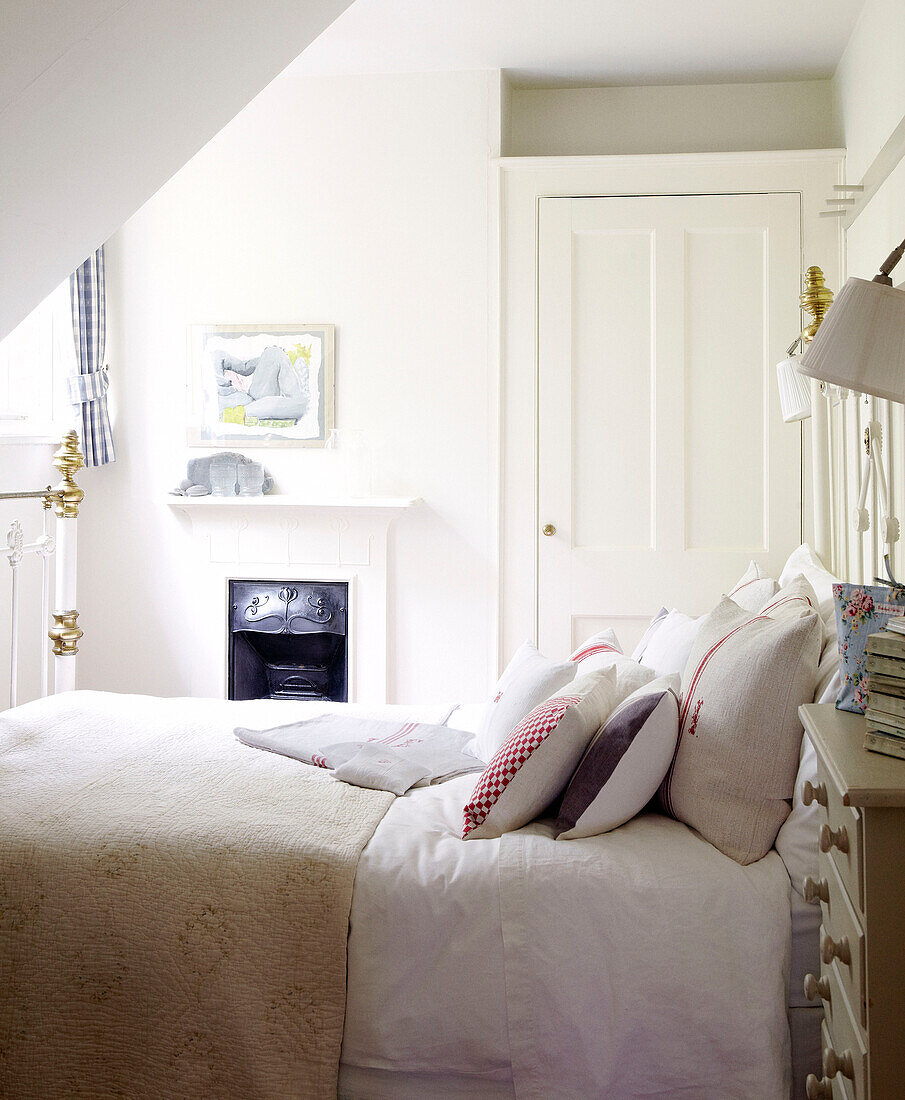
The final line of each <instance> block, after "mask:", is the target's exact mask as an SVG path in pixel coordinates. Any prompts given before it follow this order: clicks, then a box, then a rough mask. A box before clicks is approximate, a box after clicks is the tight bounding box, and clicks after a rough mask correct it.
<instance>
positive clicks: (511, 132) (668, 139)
mask: <svg viewBox="0 0 905 1100" xmlns="http://www.w3.org/2000/svg"><path fill="white" fill-rule="evenodd" d="M839 144H840V133H839V126H838V124H837V120H836V116H835V113H834V108H833V97H832V88H831V85H830V82H829V81H828V80H805V81H796V82H784V83H765V84H711V85H678V86H675V87H645V88H536V89H533V88H513V89H512V92H511V106H510V124H509V128H508V133H507V135H506V137H505V139H504V145H503V147H504V152H505V153H506V154H507V155H509V156H552V155H564V156H569V155H576V156H578V155H585V154H595V153H596V154H610V153H617V154H618V153H711V152H735V151H738V150H762V149H829V148H833V147H835V146H838V145H839Z"/></svg>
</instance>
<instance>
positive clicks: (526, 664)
mask: <svg viewBox="0 0 905 1100" xmlns="http://www.w3.org/2000/svg"><path fill="white" fill-rule="evenodd" d="M575 671H576V666H575V665H574V664H573V663H572V662H570V661H563V662H562V663H560V664H557V663H555V662H554V661H549V660H547V658H546V657H544V656H543V654H541V653H538V651H537V647H536V646H534V645H533V644H532V643H531V642H525V643H524V644H523V645H521V646H520V647H519V648H518V649H517V650H516V652H515V654H514V656H513V658H512V660H511V661H510V662H509V664H508V665H507V666H506V669H505V671H504V672H503V675H502V676H501V677H500V678H499V680H498V681H497V685H496V690H495V691H494V694H493V698H492V699H491V700H490V702H489V703H488V704H487V708H486V709H485V711H484V715H483V717H482V718H481V725H480V728H479V729H478V732H477V736H476V737H475V740H474V745H473V749H474V752H475V753H476V755H477V756H478V758H479V759H480V760H483V761H485V762H486V761H487V760H490V759H491V757H492V756H493V754H494V753H495V752H496V751H497V749H498V748H499V747H500V745H502V744H503V743H504V742H505V740H506V738H507V737H508V736H509V734H510V733H512V731H513V730H514V729H515V727H516V726H517V725H518V724H519V722H521V720H522V719H523V718H524V717H525V715H526V714H529V713H530V712H531V711H532V710H533V709H534V708H535V707H536V706H537V705H538V703H542V702H543V701H544V699H548V698H549V697H550V696H551V695H552V694H553V693H554V692H556V691H559V689H560V688H562V687H565V685H566V684H567V683H568V682H569V681H570V680H571V679H573V678H574V676H575Z"/></svg>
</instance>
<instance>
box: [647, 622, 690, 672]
mask: <svg viewBox="0 0 905 1100" xmlns="http://www.w3.org/2000/svg"><path fill="white" fill-rule="evenodd" d="M703 621H704V620H703V619H693V618H692V617H691V616H690V615H684V614H683V613H682V612H681V611H676V610H675V609H673V610H672V611H670V613H669V614H668V615H667V616H666V618H665V619H664V620H663V622H662V623H661V624H660V626H659V627H658V628H657V631H656V633H655V634H654V635H653V637H652V638H651V640H650V642H649V644H648V646H647V648H646V649H645V651H644V654H643V656H642V657H641V664H642V665H645V666H647V667H648V668H652V669H653V670H654V673H655V674H656V675H657V676H670V675H672V674H673V673H678V674H679V675H680V676H681V675H682V672H683V670H684V668H685V663H686V662H687V660H688V655H689V653H691V647H692V646H693V645H694V640H695V638H696V637H697V636H698V631H699V630H700V629H701V623H702V622H703Z"/></svg>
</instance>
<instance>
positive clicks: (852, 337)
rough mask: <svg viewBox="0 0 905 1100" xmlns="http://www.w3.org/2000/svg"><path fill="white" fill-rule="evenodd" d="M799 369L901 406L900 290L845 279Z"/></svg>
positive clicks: (904, 368) (904, 384) (904, 382)
mask: <svg viewBox="0 0 905 1100" xmlns="http://www.w3.org/2000/svg"><path fill="white" fill-rule="evenodd" d="M799 370H800V371H801V373H802V374H807V375H809V376H810V377H811V378H819V379H821V380H822V381H824V382H831V383H832V384H833V385H834V386H841V387H842V388H843V389H848V390H855V392H856V393H869V394H873V395H874V396H875V397H885V398H886V399H887V400H888V401H903V402H905V290H899V289H898V288H896V287H891V286H885V285H884V284H883V283H873V282H868V281H867V280H866V279H849V280H848V282H847V283H846V284H845V286H844V287H843V288H842V290H840V291H839V293H838V295H837V296H836V301H835V302H834V303H833V305H832V306H831V307H830V309H829V311H828V312H827V315H826V317H824V319H823V323H822V324H821V326H820V328H819V329H818V330H817V335H816V336H815V337H814V339H813V340H812V341H811V343H810V345H809V347H808V349H807V351H806V352H805V353H804V355H803V356H802V359H801V365H800V367H799Z"/></svg>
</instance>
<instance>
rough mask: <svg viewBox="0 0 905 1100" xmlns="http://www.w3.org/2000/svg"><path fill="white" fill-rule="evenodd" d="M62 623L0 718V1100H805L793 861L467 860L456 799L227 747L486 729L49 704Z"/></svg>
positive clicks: (285, 708) (286, 711)
mask: <svg viewBox="0 0 905 1100" xmlns="http://www.w3.org/2000/svg"><path fill="white" fill-rule="evenodd" d="M70 457H71V456H70ZM71 465H72V464H71V463H70V467H71ZM71 473H72V469H71V468H67V477H68V481H69V488H68V489H66V490H65V491H66V492H68V493H69V494H70V499H71V496H72V493H73V489H72V482H71ZM64 480H65V479H64ZM36 495H40V494H36ZM52 499H53V500H56V501H58V502H59V506H60V509H61V511H60V512H58V514H59V515H60V518H61V520H62V522H63V526H64V527H65V524H66V522H67V520H69V522H70V523H71V522H72V521H74V516H75V514H77V504H78V501H76V502H75V513H74V514H73V513H70V514H69V515H67V514H66V513H64V512H63V511H62V508H63V505H64V504H65V503H66V500H65V494H64V486H61V487H60V488H59V489H58V490H55V491H53V495H52ZM58 526H59V525H58ZM61 541H62V543H63V544H64V545H65V543H66V540H65V539H63V540H61ZM72 541H73V540H72V537H71V536H70V538H69V542H70V543H71V542H72ZM45 545H46V544H45ZM58 577H60V578H61V584H62V587H63V590H64V591H67V592H68V593H69V594H70V595H71V596H72V597H73V598H72V603H73V604H74V587H72V586H73V585H74V580H73V579H72V578H73V572H72V570H71V568H70V569H68V570H67V567H66V565H65V564H63V565H62V567H61V566H60V564H59V563H58ZM66 585H69V586H70V587H69V589H66V588H65V586H66ZM58 591H59V586H58ZM45 599H46V597H45ZM67 606H68V601H67ZM72 615H73V613H72V612H71V611H68V610H66V608H65V607H64V608H62V609H61V610H60V611H59V612H56V613H55V615H54V620H55V623H56V622H57V621H59V623H60V624H62V626H61V628H60V629H59V630H58V631H57V633H58V634H59V635H60V637H58V638H57V639H56V645H57V647H58V648H59V650H60V652H59V653H58V652H57V651H56V649H55V655H56V657H57V660H58V664H60V665H61V666H62V667H61V668H60V669H59V670H58V671H59V675H58V676H57V677H56V681H57V689H58V691H57V693H56V694H52V695H50V694H48V695H47V696H46V697H45V698H42V699H39V700H36V701H33V702H30V703H27V704H25V705H23V706H19V707H14V708H12V709H10V710H8V711H6V712H5V713H3V714H2V715H0V985H2V987H3V988H4V997H3V998H2V1000H0V1091H2V1094H3V1095H4V1096H11V1097H16V1096H23V1097H24V1096H29V1097H31V1096H38V1097H43V1096H48V1097H50V1096H53V1097H56V1096H60V1095H67V1096H70V1095H71V1096H91V1097H101V1096H118V1095H136V1096H145V1095H149V1096H150V1095H154V1096H185V1095H192V1096H199V1097H200V1096H233V1095H235V1096H239V1095H241V1096H243V1097H258V1096H260V1097H268V1098H269V1097H283V1096H286V1097H289V1096H305V1097H320V1096H324V1097H326V1096H334V1095H339V1096H342V1097H348V1098H350V1100H372V1098H375V1100H380V1098H383V1097H386V1098H390V1097H392V1098H394V1100H397V1098H403V1100H405V1098H407V1097H412V1098H414V1097H418V1098H423V1097H428V1096H429V1097H432V1098H433V1097H437V1098H445V1097H469V1098H482V1100H483V1098H492V1097H495V1096H500V1097H518V1098H519V1100H522V1098H544V1100H547V1098H551V1100H553V1098H558V1097H561V1098H563V1100H566V1098H574V1097H579V1096H581V1097H584V1096H598V1095H599V1096H612V1097H620V1098H621V1097H625V1098H630V1097H636V1096H637V1097H641V1096H644V1097H650V1096H664V1097H666V1096H669V1097H695V1098H704V1100H707V1098H710V1097H713V1098H714V1100H715V1098H716V1097H721V1098H722V1097H727V1096H728V1097H735V1096H737V1097H740V1098H741V1097H748V1096H752V1095H755V1096H758V1097H765V1098H766V1097H777V1098H779V1097H788V1096H790V1095H800V1083H801V1082H803V1080H804V1076H805V1072H806V1071H807V1070H808V1069H811V1068H813V1067H814V1065H815V1064H816V1063H817V1062H818V1061H819V1045H820V1038H819V1027H820V1018H821V1012H820V1009H819V1008H814V1007H812V1006H810V1005H808V1003H807V1002H806V1001H804V999H803V995H802V994H801V992H800V990H801V983H802V976H803V974H804V973H805V972H806V971H807V970H814V969H816V967H815V960H816V952H817V925H818V924H819V919H820V913H819V908H818V907H814V906H811V905H807V904H805V903H804V902H803V900H802V899H801V896H800V894H799V893H798V892H797V891H796V890H795V889H793V886H792V883H791V881H790V874H791V875H792V877H793V878H794V877H796V872H795V871H794V870H793V868H792V865H791V862H790V859H791V857H790V856H788V855H786V854H784V855H783V856H781V855H780V854H779V852H778V851H777V850H771V851H769V852H768V853H767V854H766V855H765V856H764V857H763V858H759V859H757V860H755V861H753V862H750V863H747V865H745V864H743V863H740V862H737V861H736V860H734V859H731V858H729V857H728V856H727V855H724V854H723V853H722V852H721V851H719V850H718V849H717V848H716V847H714V846H713V845H712V844H710V843H708V842H707V841H706V840H704V839H703V838H702V837H701V836H700V835H699V834H698V833H697V832H695V831H694V830H693V829H691V828H689V827H688V826H686V825H684V824H682V823H681V822H680V821H678V820H674V819H673V818H670V817H667V816H664V815H663V814H661V813H659V812H656V811H655V810H654V809H651V808H648V810H647V811H646V812H643V813H640V814H639V815H638V816H637V817H634V818H633V819H632V820H630V821H628V822H627V823H626V824H624V825H622V826H621V827H620V828H617V829H614V830H613V831H611V832H608V833H605V834H603V835H596V836H589V837H584V838H582V839H577V840H572V841H570V842H568V843H565V844H564V843H558V842H556V841H555V840H554V831H553V822H552V821H551V820H550V819H548V818H546V817H543V816H541V817H540V818H539V819H538V820H535V821H532V822H531V823H530V824H528V825H526V826H524V827H523V828H520V829H518V830H516V831H510V832H505V833H504V834H503V835H502V836H500V837H494V838H489V839H480V840H471V841H469V842H467V843H465V842H463V840H462V828H463V824H462V822H463V805H464V804H465V802H466V801H467V799H468V797H469V795H470V793H471V791H472V789H473V788H474V786H475V775H474V774H473V773H472V774H466V775H460V776H458V777H457V778H454V779H450V780H448V781H447V782H443V783H438V784H435V785H429V786H424V787H416V788H413V789H411V790H409V791H408V792H407V793H405V794H403V795H401V796H400V797H396V798H394V797H393V796H392V795H390V794H387V793H386V792H385V791H376V790H364V789H362V788H359V787H355V786H351V785H350V784H346V783H340V782H337V781H336V780H334V779H333V778H332V777H331V776H330V775H328V774H326V773H325V772H324V771H323V770H319V769H317V768H311V767H308V766H306V765H304V764H300V763H299V762H298V761H297V760H292V759H289V758H286V757H284V756H280V755H277V754H274V753H266V752H261V751H259V750H257V749H255V748H250V747H248V746H247V745H245V744H243V743H241V742H240V741H239V740H238V739H237V738H236V737H235V736H234V730H235V729H236V728H237V727H250V728H257V729H266V728H268V727H271V726H277V725H281V724H283V723H286V722H288V721H290V722H291V721H295V720H296V719H301V718H309V717H311V716H313V715H316V714H321V713H326V712H330V713H336V714H342V715H348V716H361V715H368V716H370V717H374V718H377V719H380V718H386V719H392V720H394V721H402V722H403V723H412V722H427V723H434V724H441V725H443V724H445V725H446V726H448V727H449V728H450V729H457V730H466V731H474V730H475V729H476V728H477V725H478V721H479V715H480V713H481V710H482V709H483V708H481V707H475V706H461V705H442V706H434V707H384V708H378V709H377V710H375V709H374V708H365V707H361V706H355V705H348V704H328V703H298V702H288V701H279V702H277V701H270V700H261V701H253V702H226V701H218V700H205V699H158V698H149V697H142V696H129V695H119V694H115V693H97V692H73V691H67V690H65V688H66V687H67V686H68V685H69V684H70V683H71V680H72V672H71V669H72V660H71V658H72V655H73V654H74V652H75V649H74V646H75V641H77V638H72V637H71V636H70V637H68V638H64V637H62V633H63V630H62V627H65V626H66V623H65V621H64V619H65V617H66V616H69V618H70V622H71V624H72V626H70V627H69V628H68V629H70V631H71V630H72V629H73V628H74V623H75V620H74V618H72ZM67 647H68V648H67ZM604 648H606V647H604ZM59 689H63V690H59ZM802 768H803V769H804V770H806V762H805V761H803V762H802ZM802 774H803V773H802ZM814 841H815V845H814V846H815V852H816V826H815V828H814ZM808 843H810V842H809V841H808ZM780 847H781V846H780ZM815 1051H816V1052H818V1053H817V1056H816V1058H815ZM793 1080H794V1081H795V1083H796V1087H795V1089H794V1090H793Z"/></svg>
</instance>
